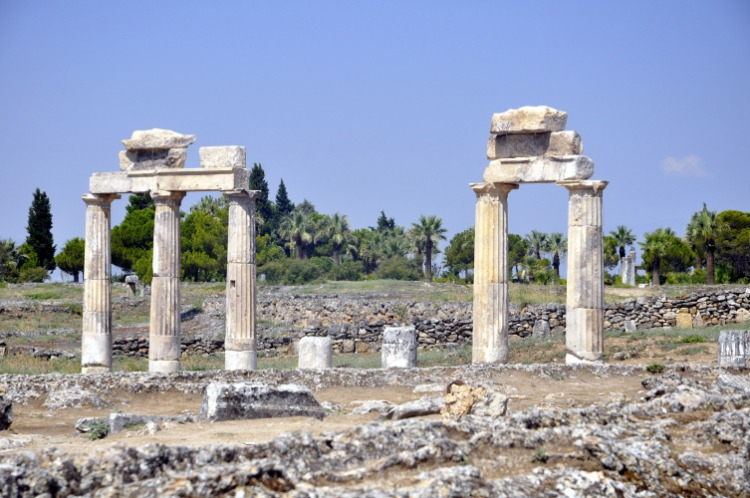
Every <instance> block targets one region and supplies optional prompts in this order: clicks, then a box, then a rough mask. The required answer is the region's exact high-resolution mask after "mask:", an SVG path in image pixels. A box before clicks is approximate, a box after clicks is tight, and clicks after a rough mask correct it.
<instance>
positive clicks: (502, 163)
mask: <svg viewBox="0 0 750 498" xmlns="http://www.w3.org/2000/svg"><path fill="white" fill-rule="evenodd" d="M593 174H594V161H592V160H591V159H590V158H589V157H586V156H579V155H571V156H549V157H544V156H542V157H538V156H537V157H515V158H506V159H496V160H494V161H491V162H490V164H489V166H487V168H486V169H485V170H484V176H483V178H484V181H485V182H488V183H555V182H558V183H559V182H562V181H566V180H586V179H588V178H591V175H593Z"/></svg>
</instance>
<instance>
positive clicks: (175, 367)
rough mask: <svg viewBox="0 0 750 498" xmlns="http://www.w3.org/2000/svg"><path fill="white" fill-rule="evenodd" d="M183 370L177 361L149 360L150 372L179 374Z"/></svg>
mask: <svg viewBox="0 0 750 498" xmlns="http://www.w3.org/2000/svg"><path fill="white" fill-rule="evenodd" d="M181 370H182V364H181V363H180V361H179V360H178V361H175V360H149V361H148V371H149V372H179V371H181Z"/></svg>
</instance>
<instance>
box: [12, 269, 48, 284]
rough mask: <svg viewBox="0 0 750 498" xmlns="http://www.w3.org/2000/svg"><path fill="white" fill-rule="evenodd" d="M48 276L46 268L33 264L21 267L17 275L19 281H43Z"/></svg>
mask: <svg viewBox="0 0 750 498" xmlns="http://www.w3.org/2000/svg"><path fill="white" fill-rule="evenodd" d="M48 278H49V273H47V270H45V269H44V268H42V267H41V266H35V267H33V268H23V269H21V273H19V275H18V281H19V282H37V283H40V282H44V281H45V280H47V279H48Z"/></svg>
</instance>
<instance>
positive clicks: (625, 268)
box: [620, 251, 635, 286]
mask: <svg viewBox="0 0 750 498" xmlns="http://www.w3.org/2000/svg"><path fill="white" fill-rule="evenodd" d="M620 265H621V266H622V283H623V284H628V285H633V286H635V251H630V253H629V254H628V255H627V256H625V257H624V258H622V259H621V260H620Z"/></svg>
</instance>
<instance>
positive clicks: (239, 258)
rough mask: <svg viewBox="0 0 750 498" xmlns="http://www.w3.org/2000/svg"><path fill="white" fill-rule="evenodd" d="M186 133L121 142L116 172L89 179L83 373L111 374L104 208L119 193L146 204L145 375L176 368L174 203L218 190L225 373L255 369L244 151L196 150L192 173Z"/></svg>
mask: <svg viewBox="0 0 750 498" xmlns="http://www.w3.org/2000/svg"><path fill="white" fill-rule="evenodd" d="M194 141H195V136H194V135H182V134H179V133H175V132H173V131H169V130H159V129H153V130H147V131H136V132H134V133H133V136H132V137H131V138H130V139H129V140H123V144H124V145H125V149H126V150H124V151H122V152H120V171H119V172H117V173H94V174H93V175H92V176H91V179H90V181H89V190H90V193H89V194H86V195H84V196H83V201H84V202H85V203H86V253H85V263H84V272H85V276H86V279H85V283H84V298H83V303H84V304H83V337H82V345H81V353H82V354H81V363H82V365H81V367H82V368H81V370H82V372H83V373H95V372H109V371H111V370H112V300H111V290H110V279H111V269H110V268H111V253H110V209H111V204H112V201H113V200H115V199H119V198H120V195H119V194H122V193H146V192H147V193H149V194H150V195H151V198H152V199H153V200H154V205H155V208H156V215H155V218H154V249H153V280H152V282H151V288H152V291H151V319H150V329H149V371H150V372H174V371H178V370H180V368H181V365H180V354H181V350H180V203H181V201H182V199H183V197H185V194H186V193H187V192H199V191H219V192H222V193H223V194H224V196H225V197H226V198H227V201H228V203H229V237H228V238H229V240H228V243H227V263H228V264H227V295H226V339H225V349H226V360H225V362H226V363H225V365H226V368H227V369H228V370H230V369H239V370H253V369H255V368H256V364H257V355H256V338H255V291H256V288H255V198H256V196H257V195H258V192H257V191H249V190H248V189H247V187H248V170H247V168H246V166H245V147H240V146H228V147H201V148H200V163H201V167H200V168H185V167H184V166H185V160H186V157H187V147H188V146H189V145H190V144H192V143H193V142H194Z"/></svg>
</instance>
